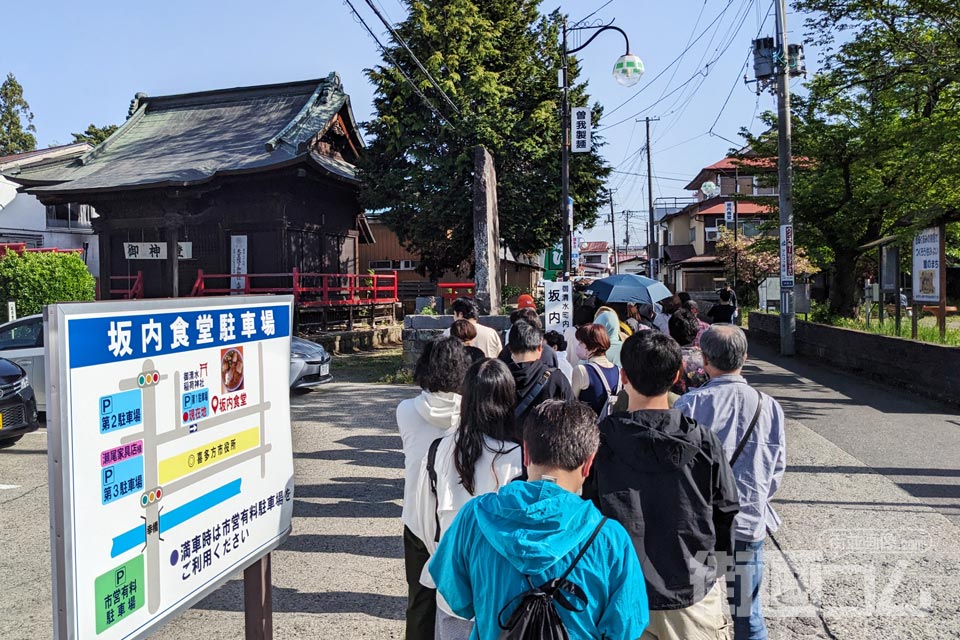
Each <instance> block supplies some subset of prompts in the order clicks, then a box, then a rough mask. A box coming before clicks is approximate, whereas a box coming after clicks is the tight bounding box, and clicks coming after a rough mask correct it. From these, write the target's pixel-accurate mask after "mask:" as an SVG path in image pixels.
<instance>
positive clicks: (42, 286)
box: [0, 249, 96, 316]
mask: <svg viewBox="0 0 960 640" xmlns="http://www.w3.org/2000/svg"><path fill="white" fill-rule="evenodd" d="M95 292H96V281H95V280H94V278H93V276H92V275H90V272H89V271H87V265H85V264H84V263H83V259H82V258H81V257H80V254H77V253H54V252H33V251H28V252H24V253H17V252H14V251H10V250H9V249H8V250H7V251H6V253H5V254H4V256H3V257H2V258H0V301H10V300H13V301H15V302H16V303H17V315H19V316H28V315H31V314H34V313H40V312H41V311H42V310H43V307H44V305H47V304H53V303H56V302H83V301H89V300H93V299H94V294H95ZM6 312H7V310H6V307H4V308H3V311H2V313H3V314H6Z"/></svg>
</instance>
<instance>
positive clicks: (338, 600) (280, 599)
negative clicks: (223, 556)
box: [195, 580, 407, 620]
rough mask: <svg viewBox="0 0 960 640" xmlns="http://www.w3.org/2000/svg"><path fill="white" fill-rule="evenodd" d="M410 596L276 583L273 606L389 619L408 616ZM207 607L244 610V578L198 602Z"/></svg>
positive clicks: (285, 610)
mask: <svg viewBox="0 0 960 640" xmlns="http://www.w3.org/2000/svg"><path fill="white" fill-rule="evenodd" d="M406 606H407V598H406V597H404V596H387V595H380V594H376V593H357V592H353V591H330V592H326V593H310V592H306V591H297V590H296V589H287V588H285V587H277V586H274V587H273V610H274V611H275V612H279V613H323V614H331V613H332V614H338V613H362V614H366V615H369V616H373V617H376V618H383V619H385V620H404V619H405V613H406ZM195 608H196V609H205V610H207V611H243V610H244V608H243V581H242V580H232V581H230V582H228V583H227V584H225V585H223V587H222V588H220V589H219V590H217V591H215V592H214V593H212V594H211V595H210V596H209V597H207V598H205V599H204V600H203V601H201V602H200V603H199V604H197V605H196V606H195Z"/></svg>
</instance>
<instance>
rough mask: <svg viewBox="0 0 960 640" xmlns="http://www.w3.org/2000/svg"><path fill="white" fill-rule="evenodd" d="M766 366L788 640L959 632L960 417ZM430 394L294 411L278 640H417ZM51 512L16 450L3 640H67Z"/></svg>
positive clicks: (304, 401)
mask: <svg viewBox="0 0 960 640" xmlns="http://www.w3.org/2000/svg"><path fill="white" fill-rule="evenodd" d="M752 355H753V360H752V361H751V363H750V364H749V366H748V370H747V372H746V373H747V376H748V378H750V379H751V380H752V381H753V382H754V383H755V384H757V385H758V386H761V388H763V389H764V390H766V391H768V392H771V393H772V394H773V395H774V396H775V397H778V398H780V399H781V401H782V403H783V404H784V407H785V409H786V410H787V414H788V417H789V418H790V419H789V420H788V426H787V432H788V465H789V467H788V472H787V476H786V479H785V482H784V486H783V489H782V491H781V493H780V494H778V496H777V500H776V505H777V509H778V510H779V512H780V514H781V516H782V517H783V519H784V526H783V527H782V528H781V530H780V531H779V532H778V533H777V534H776V536H775V537H774V538H773V539H771V541H770V543H769V544H768V545H767V552H766V553H767V564H768V574H767V577H766V579H765V589H766V590H765V592H764V605H765V610H766V613H767V615H768V618H769V622H770V627H771V638H774V639H790V640H793V639H800V638H804V639H807V638H841V639H844V640H847V639H850V640H860V639H864V640H866V639H873V638H877V637H889V638H956V637H960V546H958V544H957V541H958V540H960V529H958V527H957V524H956V521H957V505H956V500H955V497H956V493H950V492H955V491H956V487H957V473H956V471H955V468H956V465H955V462H954V463H953V469H951V466H950V465H951V462H952V461H954V460H955V458H956V452H958V451H960V442H957V440H956V432H957V430H956V429H954V428H953V427H952V426H951V425H952V424H953V423H952V422H951V420H955V419H956V414H955V413H953V414H951V413H949V412H948V411H947V410H946V408H945V407H942V406H940V405H934V404H932V403H928V402H926V401H923V400H918V399H916V398H913V397H911V396H909V395H906V394H901V393H898V392H896V391H895V390H890V389H885V388H883V387H877V386H874V385H870V384H866V383H861V382H857V381H855V380H851V379H849V378H846V377H845V376H842V375H839V374H836V373H834V372H829V371H823V370H820V369H819V368H817V367H814V366H811V365H810V364H809V363H803V362H796V361H792V360H791V361H780V360H779V359H778V358H776V357H775V355H774V354H772V353H770V352H769V351H764V350H763V349H762V348H755V349H754V351H753V354H752ZM415 391H416V390H415V389H413V388H411V387H396V386H386V385H375V384H359V383H337V384H333V385H328V386H326V387H324V388H322V389H319V390H317V391H314V392H310V393H306V394H298V395H295V396H294V397H293V398H292V399H291V405H292V417H293V425H292V428H293V440H294V451H295V454H294V463H295V470H296V483H297V488H296V498H295V501H294V522H293V534H292V536H291V538H290V539H289V540H288V541H287V543H286V544H285V545H284V547H283V548H281V549H280V550H278V551H277V552H275V554H274V558H273V583H274V625H275V633H274V637H276V638H282V639H284V640H286V639H291V638H292V639H296V638H310V639H313V638H321V639H326V638H338V639H339V638H344V639H347V640H352V639H360V638H401V637H402V620H403V614H404V604H405V590H406V587H405V584H404V581H403V568H402V544H401V539H400V533H401V524H400V519H399V518H400V499H401V497H402V475H403V459H402V455H401V453H400V450H399V449H400V440H399V437H398V435H397V433H396V425H395V423H394V408H395V407H396V404H397V402H399V401H400V400H401V399H402V398H405V397H409V396H411V395H413V394H414V393H415ZM931 487H932V488H931ZM936 491H939V492H944V493H946V494H947V495H939V494H938V495H934V496H932V497H931V495H930V494H932V493H934V492H936ZM950 495H953V496H954V499H953V500H951V499H950V497H949V496H950ZM47 511H48V506H47V479H46V434H45V431H43V430H41V431H40V432H38V433H36V434H33V435H28V436H26V437H25V438H24V439H23V440H22V441H21V442H19V443H18V444H17V445H16V446H14V447H12V448H10V449H4V450H2V451H0V584H2V585H3V594H4V597H3V600H2V605H0V638H3V639H4V640H21V639H22V640H28V639H29V640H36V639H42V638H49V637H50V636H51V629H52V624H51V618H52V614H51V611H50V567H49V537H48V536H49V529H48V527H49V524H48V513H47ZM947 516H949V518H948V517H947ZM951 518H952V521H951ZM242 612H243V589H242V582H241V581H240V580H239V576H237V577H234V578H233V579H231V580H230V581H229V582H228V583H227V584H226V585H225V586H224V587H223V588H222V589H220V590H219V591H217V592H216V593H214V594H213V595H211V596H209V597H208V598H207V599H206V600H204V601H202V602H201V603H200V604H199V605H198V606H196V607H195V608H194V609H192V610H190V611H188V612H186V613H184V614H183V615H182V616H180V617H179V618H178V619H176V620H174V621H172V622H171V623H170V624H168V625H167V626H166V627H164V628H163V629H161V630H160V631H159V632H158V633H157V634H156V635H155V636H154V637H155V638H160V639H162V640H175V639H176V640H181V639H186V638H196V637H197V636H202V637H203V638H204V640H221V639H222V640H235V639H236V638H238V637H241V634H242V633H243V631H242V630H243V613H242Z"/></svg>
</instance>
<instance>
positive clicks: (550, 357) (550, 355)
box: [497, 307, 560, 369]
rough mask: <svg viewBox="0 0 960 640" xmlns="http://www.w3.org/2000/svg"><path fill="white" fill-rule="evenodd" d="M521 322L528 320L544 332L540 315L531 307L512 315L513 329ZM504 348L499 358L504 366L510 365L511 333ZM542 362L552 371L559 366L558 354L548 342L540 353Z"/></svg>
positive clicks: (505, 341)
mask: <svg viewBox="0 0 960 640" xmlns="http://www.w3.org/2000/svg"><path fill="white" fill-rule="evenodd" d="M520 320H526V321H527V322H529V323H530V324H532V325H533V326H535V327H540V331H541V332H543V322H541V321H540V315H539V314H538V313H537V310H536V309H531V308H530V307H521V308H520V309H517V310H515V311H514V312H513V313H511V314H510V326H511V327H512V326H513V325H515V324H516V323H517V322H519V321H520ZM504 343H505V344H504V347H503V349H502V350H501V351H500V354H499V355H498V356H497V357H498V358H499V359H500V360H501V361H502V362H503V363H504V364H510V332H509V331H508V332H507V335H506V339H505V340H504ZM540 362H542V363H543V364H545V365H547V367H549V368H551V369H556V368H557V367H558V366H560V364H559V360H558V359H557V352H556V351H554V350H553V347H551V346H550V345H548V344H547V343H546V342H544V344H543V349H542V350H541V351H540Z"/></svg>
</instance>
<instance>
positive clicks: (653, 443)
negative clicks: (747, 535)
mask: <svg viewBox="0 0 960 640" xmlns="http://www.w3.org/2000/svg"><path fill="white" fill-rule="evenodd" d="M620 359H621V362H622V364H623V370H622V371H623V382H624V385H625V388H626V392H627V394H628V396H629V399H630V403H629V408H628V411H626V412H618V413H615V414H613V415H611V416H608V417H607V418H606V419H605V420H604V421H603V422H601V423H600V450H599V451H598V452H597V457H596V462H595V463H594V466H593V470H592V472H591V475H590V478H589V479H588V481H587V484H586V485H584V491H583V494H584V496H585V497H588V498H591V499H592V500H593V501H594V502H595V503H596V504H597V506H598V507H599V508H600V511H602V512H603V514H604V515H605V516H608V517H611V518H614V519H615V520H617V521H619V522H620V523H621V524H622V525H623V526H624V527H625V528H626V529H627V531H628V532H629V533H630V536H631V538H632V539H633V545H634V549H635V550H636V552H637V556H638V557H639V559H640V565H641V566H642V567H643V575H644V578H645V579H646V582H647V597H648V599H649V601H650V626H649V627H648V628H647V631H646V632H645V633H644V635H643V638H644V639H646V638H651V639H658V640H667V639H670V640H680V639H683V638H707V637H709V638H723V637H727V634H728V633H729V624H730V623H729V620H728V619H727V617H726V616H725V613H724V612H725V609H726V607H725V603H724V599H723V590H722V586H721V584H720V582H721V580H720V578H721V577H722V575H723V574H724V573H725V572H726V570H727V567H728V564H729V562H730V554H731V552H732V550H733V520H734V516H736V515H737V512H738V511H739V508H740V507H739V501H738V497H737V488H736V483H735V482H734V479H733V472H732V471H731V470H730V464H729V463H728V462H727V459H726V457H725V456H724V453H723V447H722V446H721V444H720V442H719V440H718V439H717V436H716V435H714V434H713V433H712V432H711V431H710V430H709V429H707V428H705V427H703V426H701V425H699V424H697V423H696V421H694V420H693V419H691V418H687V417H685V416H683V415H682V414H681V413H680V412H679V411H677V410H674V409H668V408H667V391H668V390H669V389H670V387H671V386H672V385H673V384H674V383H675V382H676V381H677V379H678V376H679V375H680V365H681V361H682V356H681V352H680V347H678V346H677V344H676V342H674V341H673V339H671V338H670V337H669V336H666V335H664V334H662V333H660V332H658V331H643V332H640V333H636V334H634V335H632V336H630V338H628V339H627V341H626V342H625V343H624V345H623V350H622V351H621V356H620Z"/></svg>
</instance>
